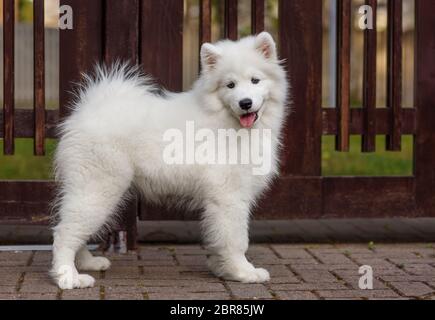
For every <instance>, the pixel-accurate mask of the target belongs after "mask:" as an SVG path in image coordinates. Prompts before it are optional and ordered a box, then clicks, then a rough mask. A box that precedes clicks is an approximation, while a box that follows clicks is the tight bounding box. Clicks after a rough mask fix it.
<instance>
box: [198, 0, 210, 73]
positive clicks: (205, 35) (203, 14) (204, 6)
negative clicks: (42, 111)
mask: <svg viewBox="0 0 435 320" xmlns="http://www.w3.org/2000/svg"><path fill="white" fill-rule="evenodd" d="M211 14H212V12H211V0H200V3H199V50H201V47H202V45H203V44H204V43H206V42H211ZM198 63H199V70H200V71H201V61H200V59H199V60H198Z"/></svg>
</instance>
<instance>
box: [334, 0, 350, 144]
mask: <svg viewBox="0 0 435 320" xmlns="http://www.w3.org/2000/svg"><path fill="white" fill-rule="evenodd" d="M351 7H352V3H351V0H341V1H337V122H338V128H339V130H338V133H337V137H336V149H337V151H349V120H350V29H351Z"/></svg>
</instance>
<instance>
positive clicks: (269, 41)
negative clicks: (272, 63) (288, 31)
mask: <svg viewBox="0 0 435 320" xmlns="http://www.w3.org/2000/svg"><path fill="white" fill-rule="evenodd" d="M255 48H256V49H257V50H258V51H260V53H261V54H262V55H263V56H264V57H265V58H266V59H270V60H276V59H277V54H276V44H275V41H274V40H273V38H272V36H271V35H270V33H268V32H262V33H260V34H259V35H257V36H256V37H255Z"/></svg>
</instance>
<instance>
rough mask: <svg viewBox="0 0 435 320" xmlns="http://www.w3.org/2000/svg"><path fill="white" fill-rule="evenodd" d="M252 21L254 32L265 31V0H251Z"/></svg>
mask: <svg viewBox="0 0 435 320" xmlns="http://www.w3.org/2000/svg"><path fill="white" fill-rule="evenodd" d="M251 1H252V4H251V13H252V18H251V23H252V33H253V34H258V33H260V32H262V31H264V10H265V2H264V0H251Z"/></svg>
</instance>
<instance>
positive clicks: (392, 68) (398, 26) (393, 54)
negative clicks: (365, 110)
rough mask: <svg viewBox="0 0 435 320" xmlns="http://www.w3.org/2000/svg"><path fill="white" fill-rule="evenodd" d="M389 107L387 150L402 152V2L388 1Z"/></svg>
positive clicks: (400, 0) (399, 0)
mask: <svg viewBox="0 0 435 320" xmlns="http://www.w3.org/2000/svg"><path fill="white" fill-rule="evenodd" d="M387 66H388V67H387V107H388V108H391V117H392V121H391V128H390V130H391V131H390V134H388V135H387V150H390V151H400V150H401V139H402V137H401V130H402V128H401V127H402V119H401V116H400V115H401V113H400V109H401V108H402V0H389V1H388V62H387Z"/></svg>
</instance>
